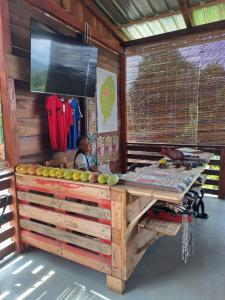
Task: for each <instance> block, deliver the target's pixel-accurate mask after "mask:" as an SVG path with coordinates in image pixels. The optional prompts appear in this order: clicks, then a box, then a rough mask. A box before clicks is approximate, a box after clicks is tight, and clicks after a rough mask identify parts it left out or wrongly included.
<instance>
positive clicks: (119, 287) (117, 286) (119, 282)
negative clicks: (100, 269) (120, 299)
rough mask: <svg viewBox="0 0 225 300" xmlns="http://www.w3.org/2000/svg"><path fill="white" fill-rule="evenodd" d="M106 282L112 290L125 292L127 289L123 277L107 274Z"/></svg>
mask: <svg viewBox="0 0 225 300" xmlns="http://www.w3.org/2000/svg"><path fill="white" fill-rule="evenodd" d="M106 283H107V287H108V288H109V289H110V290H112V291H114V292H117V293H120V294H123V292H124V289H125V281H124V280H123V279H120V278H117V277H113V276H111V275H106Z"/></svg>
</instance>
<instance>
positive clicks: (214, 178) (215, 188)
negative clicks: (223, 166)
mask: <svg viewBox="0 0 225 300" xmlns="http://www.w3.org/2000/svg"><path fill="white" fill-rule="evenodd" d="M212 159H213V160H218V161H219V160H220V156H219V155H214V156H213V158H212ZM206 169H208V170H218V171H219V169H220V166H215V165H207V167H206ZM207 179H212V180H219V176H218V175H208V176H207ZM204 187H205V188H207V189H211V190H218V186H216V185H211V184H205V185H204Z"/></svg>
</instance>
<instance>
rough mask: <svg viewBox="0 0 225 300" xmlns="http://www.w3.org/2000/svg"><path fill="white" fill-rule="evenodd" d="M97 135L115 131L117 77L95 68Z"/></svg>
mask: <svg viewBox="0 0 225 300" xmlns="http://www.w3.org/2000/svg"><path fill="white" fill-rule="evenodd" d="M97 115H98V133H103V132H112V131H117V129H118V125H117V75H116V74H115V73H112V72H109V71H106V70H104V69H101V68H97Z"/></svg>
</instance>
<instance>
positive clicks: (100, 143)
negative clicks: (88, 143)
mask: <svg viewBox="0 0 225 300" xmlns="http://www.w3.org/2000/svg"><path fill="white" fill-rule="evenodd" d="M97 163H98V164H99V165H101V164H104V163H105V142H104V136H98V137H97Z"/></svg>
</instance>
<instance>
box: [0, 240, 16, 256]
mask: <svg viewBox="0 0 225 300" xmlns="http://www.w3.org/2000/svg"><path fill="white" fill-rule="evenodd" d="M15 250H16V244H15V243H14V242H13V243H11V244H9V245H8V246H6V247H5V248H3V249H1V250H0V260H2V259H3V258H4V257H6V256H7V255H9V254H11V253H12V252H14V251H15Z"/></svg>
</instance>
